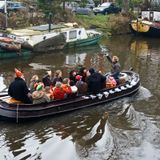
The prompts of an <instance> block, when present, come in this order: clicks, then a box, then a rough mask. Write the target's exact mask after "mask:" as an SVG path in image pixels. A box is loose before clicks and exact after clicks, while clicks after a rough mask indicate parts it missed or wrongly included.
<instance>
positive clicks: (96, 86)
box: [87, 68, 106, 94]
mask: <svg viewBox="0 0 160 160" xmlns="http://www.w3.org/2000/svg"><path fill="white" fill-rule="evenodd" d="M89 73H90V75H89V76H88V78H87V84H88V92H89V93H93V94H96V93H98V92H99V91H100V90H101V89H102V88H103V87H104V84H105V82H106V77H105V76H103V75H102V74H100V73H99V72H96V71H95V70H94V69H93V68H90V69H89Z"/></svg>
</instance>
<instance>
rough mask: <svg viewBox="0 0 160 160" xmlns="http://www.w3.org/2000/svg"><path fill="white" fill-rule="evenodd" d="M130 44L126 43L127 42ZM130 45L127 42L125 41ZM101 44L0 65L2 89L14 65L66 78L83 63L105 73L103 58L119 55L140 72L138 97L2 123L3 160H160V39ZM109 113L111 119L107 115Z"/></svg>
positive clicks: (26, 71)
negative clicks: (52, 72) (68, 111)
mask: <svg viewBox="0 0 160 160" xmlns="http://www.w3.org/2000/svg"><path fill="white" fill-rule="evenodd" d="M124 40H125V41H124ZM124 42H125V43H124ZM101 43H102V44H101V46H103V47H101V46H91V47H86V48H79V49H73V50H66V51H64V52H62V51H59V52H56V53H47V54H46V53H45V54H40V55H34V56H30V57H26V58H25V57H23V58H18V59H12V60H11V59H10V60H5V61H4V60H3V61H1V63H0V90H4V89H5V88H6V87H8V85H9V83H10V82H11V81H12V79H13V74H14V73H13V69H14V67H17V68H21V69H22V70H23V71H24V74H25V77H26V81H27V83H29V79H30V77H31V76H32V75H33V74H38V75H39V76H40V77H42V76H43V75H44V74H45V71H46V70H48V69H52V70H53V71H55V70H56V69H61V70H62V71H63V75H64V77H65V76H68V72H69V71H70V70H71V69H73V68H78V67H79V66H80V65H84V66H86V67H87V68H89V67H94V68H96V69H97V70H101V71H102V72H103V73H105V72H107V71H109V70H110V67H111V66H110V64H109V63H108V61H107V60H106V58H105V56H104V55H103V54H102V49H103V48H105V47H106V50H107V52H109V54H110V55H118V56H119V57H120V62H121V65H122V69H128V68H130V67H133V69H134V70H135V71H136V72H138V73H139V74H140V79H141V85H142V86H141V88H140V90H139V92H138V94H136V95H135V96H132V97H130V98H124V99H120V100H117V101H114V102H111V103H109V104H105V105H100V106H95V107H91V108H87V109H83V110H79V111H75V112H71V113H67V114H63V115H59V116H54V117H49V118H46V119H41V120H39V121H35V122H29V123H25V124H22V123H21V124H14V123H7V122H2V121H1V122H0V148H1V149H0V159H2V160H3V159H7V160H10V159H17V160H18V159H29V160H30V159H31V160H32V159H33V160H35V159H42V160H46V159H47V160H52V159H56V160H63V159H65V160H71V159H72V160H81V159H83V160H93V159H96V160H106V159H110V160H115V159H118V160H135V159H136V160H146V159H147V160H150V159H152V160H159V159H160V138H159V135H160V107H159V106H160V99H159V97H160V81H159V77H160V54H159V50H160V46H159V42H158V39H145V38H137V37H132V36H119V37H112V38H111V39H110V40H109V39H104V40H103V41H102V42H101ZM106 112H107V113H108V114H109V117H108V116H107V115H108V114H105V113H106Z"/></svg>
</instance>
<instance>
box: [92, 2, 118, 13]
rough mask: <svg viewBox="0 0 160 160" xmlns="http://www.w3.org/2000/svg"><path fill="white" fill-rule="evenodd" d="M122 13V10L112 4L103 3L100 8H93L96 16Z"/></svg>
mask: <svg viewBox="0 0 160 160" xmlns="http://www.w3.org/2000/svg"><path fill="white" fill-rule="evenodd" d="M120 11H121V8H120V7H118V6H116V5H115V4H114V3H112V2H105V3H102V4H101V5H100V6H98V7H95V8H93V12H94V14H95V15H96V14H98V13H100V14H104V15H105V14H109V13H119V12H120Z"/></svg>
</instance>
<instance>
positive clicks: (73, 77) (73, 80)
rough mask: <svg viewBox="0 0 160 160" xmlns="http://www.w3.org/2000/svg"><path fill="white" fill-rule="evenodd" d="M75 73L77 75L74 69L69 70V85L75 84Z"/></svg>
mask: <svg viewBox="0 0 160 160" xmlns="http://www.w3.org/2000/svg"><path fill="white" fill-rule="evenodd" d="M76 75H77V72H76V71H75V70H71V71H70V72H69V79H70V85H71V86H73V85H75V84H76V82H77V80H76Z"/></svg>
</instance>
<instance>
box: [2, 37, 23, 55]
mask: <svg viewBox="0 0 160 160" xmlns="http://www.w3.org/2000/svg"><path fill="white" fill-rule="evenodd" d="M0 48H1V49H2V50H5V51H8V52H14V51H15V52H19V51H20V50H21V43H20V42H18V41H15V40H14V39H12V38H9V37H0Z"/></svg>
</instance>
